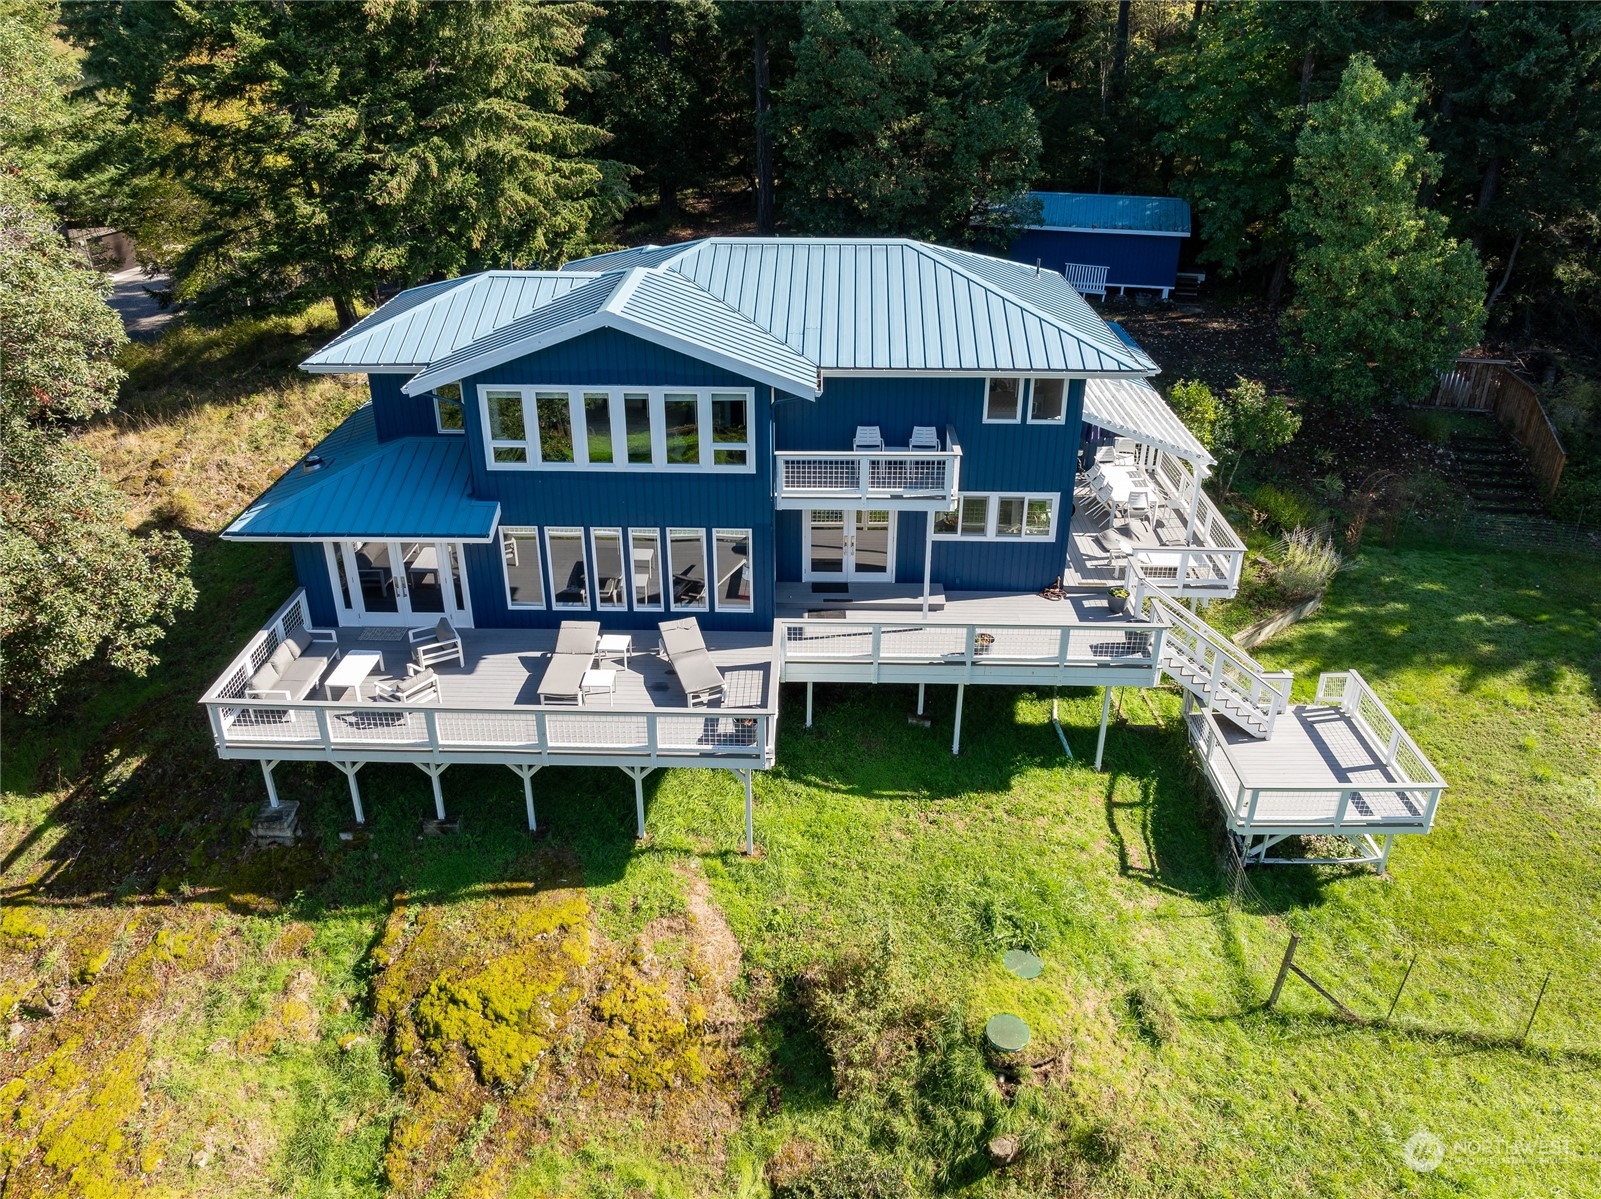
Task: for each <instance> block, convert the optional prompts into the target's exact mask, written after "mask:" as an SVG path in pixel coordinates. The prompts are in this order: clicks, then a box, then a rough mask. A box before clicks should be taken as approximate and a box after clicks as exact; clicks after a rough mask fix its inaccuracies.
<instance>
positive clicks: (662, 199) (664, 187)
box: [656, 168, 678, 222]
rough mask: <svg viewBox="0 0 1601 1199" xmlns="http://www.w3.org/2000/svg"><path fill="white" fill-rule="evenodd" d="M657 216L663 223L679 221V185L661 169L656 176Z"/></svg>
mask: <svg viewBox="0 0 1601 1199" xmlns="http://www.w3.org/2000/svg"><path fill="white" fill-rule="evenodd" d="M656 216H657V218H658V219H659V220H661V221H663V222H667V221H676V220H677V219H678V185H677V184H676V183H674V182H673V181H672V180H671V179H669V178H667V172H666V171H664V170H661V169H660V168H658V169H657V175H656Z"/></svg>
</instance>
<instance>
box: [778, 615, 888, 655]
mask: <svg viewBox="0 0 1601 1199" xmlns="http://www.w3.org/2000/svg"><path fill="white" fill-rule="evenodd" d="M784 653H785V654H786V655H787V656H788V657H791V658H805V659H812V660H817V661H838V660H841V659H844V660H849V659H855V658H867V659H871V658H872V656H873V630H872V626H870V625H868V626H859V627H857V628H849V627H845V626H844V624H843V622H840V623H837V624H835V625H834V626H832V627H830V628H826V629H822V628H818V627H816V626H814V625H794V624H792V625H786V626H785V628H784Z"/></svg>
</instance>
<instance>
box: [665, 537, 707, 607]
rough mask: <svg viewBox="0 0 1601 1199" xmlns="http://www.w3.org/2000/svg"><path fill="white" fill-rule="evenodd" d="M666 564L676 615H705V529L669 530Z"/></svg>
mask: <svg viewBox="0 0 1601 1199" xmlns="http://www.w3.org/2000/svg"><path fill="white" fill-rule="evenodd" d="M667 562H668V569H669V570H670V571H671V572H672V578H671V581H670V584H669V586H670V589H671V595H672V606H673V611H675V612H704V611H706V596H707V590H706V583H707V576H706V533H705V531H704V530H702V529H668V530H667Z"/></svg>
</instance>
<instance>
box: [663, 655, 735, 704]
mask: <svg viewBox="0 0 1601 1199" xmlns="http://www.w3.org/2000/svg"><path fill="white" fill-rule="evenodd" d="M672 659H673V669H674V670H676V671H677V672H678V682H679V684H680V685H681V686H682V687H683V688H684V692H685V694H686V695H706V694H709V693H710V692H713V691H721V690H722V689H723V676H722V675H721V674H720V673H719V672H718V670H717V667H715V666H713V665H712V656H711V654H710V653H708V652H707V651H706V650H703V649H698V650H690V651H689V652H688V653H686V654H674V655H672Z"/></svg>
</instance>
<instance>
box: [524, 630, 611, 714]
mask: <svg viewBox="0 0 1601 1199" xmlns="http://www.w3.org/2000/svg"><path fill="white" fill-rule="evenodd" d="M597 627H599V626H597ZM593 662H594V657H593V655H590V654H552V655H551V658H550V665H549V666H547V667H546V668H545V677H544V678H542V679H540V680H539V698H540V699H544V698H545V697H546V696H554V697H555V698H557V699H570V700H573V701H574V702H575V703H576V702H577V700H578V692H579V688H580V687H581V686H582V685H583V681H584V671H586V670H588V669H589V667H590V665H591V664H592V663H593Z"/></svg>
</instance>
